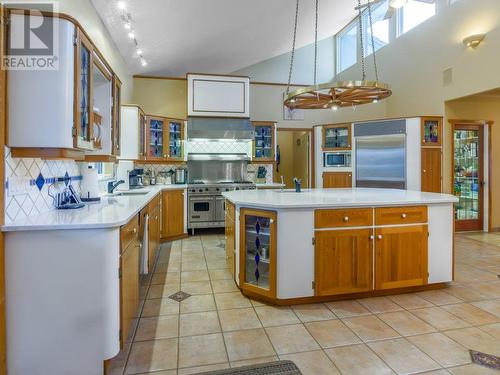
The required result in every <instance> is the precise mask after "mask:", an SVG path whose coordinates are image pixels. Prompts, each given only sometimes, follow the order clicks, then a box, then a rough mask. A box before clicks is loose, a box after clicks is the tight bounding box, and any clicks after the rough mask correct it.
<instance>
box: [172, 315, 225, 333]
mask: <svg viewBox="0 0 500 375" xmlns="http://www.w3.org/2000/svg"><path fill="white" fill-rule="evenodd" d="M179 319H180V320H179V322H180V326H179V336H194V335H205V334H208V333H218V332H220V331H221V329H220V325H219V316H218V315H217V311H205V312H198V313H192V314H181V315H180V318H179Z"/></svg>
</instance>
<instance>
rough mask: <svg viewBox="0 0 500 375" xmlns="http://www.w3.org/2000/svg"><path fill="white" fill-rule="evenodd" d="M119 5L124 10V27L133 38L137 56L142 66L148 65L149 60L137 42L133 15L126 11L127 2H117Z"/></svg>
mask: <svg viewBox="0 0 500 375" xmlns="http://www.w3.org/2000/svg"><path fill="white" fill-rule="evenodd" d="M117 7H118V9H120V10H121V11H122V14H121V16H120V18H121V20H122V22H123V27H124V28H125V29H126V30H127V31H128V33H127V35H128V37H129V39H131V40H132V41H133V43H134V47H135V53H136V55H137V57H138V58H139V62H140V64H141V66H146V65H148V62H147V61H146V59H145V58H144V56H143V55H142V49H141V48H139V43H138V42H137V39H136V35H135V31H134V28H133V25H132V24H133V22H132V16H131V15H130V13H128V12H126V8H127V6H126V3H125V2H124V1H119V2H118V3H117Z"/></svg>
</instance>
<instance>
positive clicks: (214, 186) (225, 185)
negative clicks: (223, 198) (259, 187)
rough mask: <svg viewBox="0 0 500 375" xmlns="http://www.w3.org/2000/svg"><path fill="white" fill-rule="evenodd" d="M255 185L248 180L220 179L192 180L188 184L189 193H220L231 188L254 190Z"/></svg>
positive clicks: (231, 189)
mask: <svg viewBox="0 0 500 375" xmlns="http://www.w3.org/2000/svg"><path fill="white" fill-rule="evenodd" d="M255 189H256V185H255V183H253V182H250V181H220V182H203V181H193V182H192V183H189V184H188V194H189V195H195V196H196V195H197V196H199V195H207V194H208V195H220V194H222V193H223V192H225V191H233V190H255Z"/></svg>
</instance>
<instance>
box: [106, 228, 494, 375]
mask: <svg viewBox="0 0 500 375" xmlns="http://www.w3.org/2000/svg"><path fill="white" fill-rule="evenodd" d="M455 241H456V250H455V251H456V254H455V255H456V256H455V279H456V281H454V282H453V283H451V285H450V286H449V287H448V288H446V289H443V290H439V291H427V292H421V293H411V294H404V295H398V296H389V297H378V298H366V299H359V300H352V301H341V302H330V303H325V304H321V303H320V304H310V305H302V306H293V307H279V308H278V307H274V306H266V305H265V304H262V303H260V302H257V301H252V300H250V299H248V298H246V297H244V296H243V295H242V294H241V293H240V292H239V290H238V289H237V287H236V285H235V284H234V282H233V281H232V279H231V274H230V273H229V272H228V270H227V269H226V263H225V257H226V256H225V250H224V249H223V248H222V247H221V246H219V245H221V244H223V242H224V236H223V235H221V234H211V235H201V236H195V237H190V238H188V239H185V240H182V241H176V242H173V243H172V244H171V245H170V244H166V245H164V246H163V247H162V249H161V250H160V253H159V256H158V259H157V262H156V266H155V272H154V274H153V275H148V276H145V277H144V278H143V280H142V289H141V295H142V299H143V301H142V303H141V304H140V311H139V313H138V319H137V322H136V324H135V329H134V330H133V332H132V334H131V337H129V339H128V340H127V344H126V345H125V348H124V349H123V350H122V352H120V354H119V355H118V356H117V357H116V358H115V359H113V360H112V361H111V365H110V374H112V375H116V374H119V375H124V374H126V375H132V374H155V375H181V374H193V373H198V372H203V371H209V370H215V369H223V368H228V367H238V366H243V365H247V364H251V363H259V362H268V361H273V360H277V359H286V360H292V361H294V362H295V363H296V364H297V366H298V367H299V368H300V369H301V371H302V373H303V374H304V375H322V374H325V375H329V374H345V375H350V374H352V375H358V374H359V375H378V374H434V375H446V374H455V375H467V374H471V375H474V374H484V375H488V374H491V375H493V374H499V373H500V372H499V371H495V370H491V369H488V368H485V367H481V366H479V365H476V364H472V363H471V360H470V355H469V353H468V349H474V350H477V351H481V352H485V353H489V354H493V355H497V356H500V279H499V277H498V274H500V235H497V234H469V235H467V234H460V235H457V236H456V240H455ZM178 290H183V291H185V292H187V293H189V294H191V295H192V296H191V297H189V298H187V299H186V300H184V301H182V302H180V303H179V302H176V301H173V300H171V299H168V296H169V295H170V294H172V293H174V292H177V291H178Z"/></svg>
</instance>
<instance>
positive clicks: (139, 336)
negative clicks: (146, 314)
mask: <svg viewBox="0 0 500 375" xmlns="http://www.w3.org/2000/svg"><path fill="white" fill-rule="evenodd" d="M178 329H179V317H178V316H177V315H165V316H158V317H153V318H141V319H140V320H139V325H138V326H137V331H136V333H135V337H134V341H148V340H155V339H169V338H174V337H177V336H178Z"/></svg>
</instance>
